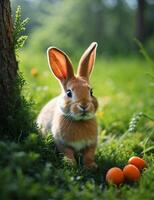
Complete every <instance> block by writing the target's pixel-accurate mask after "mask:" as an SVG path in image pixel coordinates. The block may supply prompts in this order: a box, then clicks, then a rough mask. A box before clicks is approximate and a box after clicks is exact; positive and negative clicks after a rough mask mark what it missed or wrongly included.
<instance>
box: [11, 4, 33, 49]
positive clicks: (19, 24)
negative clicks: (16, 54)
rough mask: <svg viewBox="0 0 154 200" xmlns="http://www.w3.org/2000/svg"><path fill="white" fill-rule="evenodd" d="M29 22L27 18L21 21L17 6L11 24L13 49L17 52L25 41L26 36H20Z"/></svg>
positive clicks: (19, 8)
mask: <svg viewBox="0 0 154 200" xmlns="http://www.w3.org/2000/svg"><path fill="white" fill-rule="evenodd" d="M28 22H29V18H26V19H24V20H22V18H21V7H20V6H18V7H17V9H16V14H15V18H14V24H13V42H14V49H15V50H16V51H17V50H19V49H20V48H22V47H23V46H24V43H25V41H26V40H27V38H28V36H27V35H22V33H23V31H25V30H26V28H25V26H26V25H27V23H28Z"/></svg>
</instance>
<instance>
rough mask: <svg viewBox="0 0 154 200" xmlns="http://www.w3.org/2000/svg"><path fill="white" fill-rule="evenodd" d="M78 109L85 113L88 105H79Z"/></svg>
mask: <svg viewBox="0 0 154 200" xmlns="http://www.w3.org/2000/svg"><path fill="white" fill-rule="evenodd" d="M78 107H79V109H80V110H81V111H83V112H85V111H87V108H88V105H81V104H79V106H78Z"/></svg>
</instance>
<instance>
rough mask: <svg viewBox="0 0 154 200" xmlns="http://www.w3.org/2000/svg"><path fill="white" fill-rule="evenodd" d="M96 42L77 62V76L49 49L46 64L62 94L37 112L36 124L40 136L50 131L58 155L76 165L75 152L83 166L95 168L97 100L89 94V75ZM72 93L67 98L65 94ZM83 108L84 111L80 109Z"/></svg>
mask: <svg viewBox="0 0 154 200" xmlns="http://www.w3.org/2000/svg"><path fill="white" fill-rule="evenodd" d="M96 47H97V44H96V43H92V44H91V45H90V46H89V48H88V49H87V50H86V51H85V53H84V54H83V56H82V57H81V60H80V62H79V67H78V72H77V76H75V75H74V73H73V68H72V64H71V61H70V60H69V58H68V57H67V55H66V54H65V53H64V52H62V51H61V50H59V49H57V48H55V47H52V48H50V49H49V50H48V56H49V57H48V61H49V66H50V67H51V70H52V72H53V73H54V75H55V76H56V78H57V79H58V80H60V83H61V86H62V94H61V95H60V96H58V97H57V98H55V99H53V100H52V101H50V102H49V103H48V104H47V105H46V106H45V107H44V108H43V109H42V111H41V112H40V114H39V116H38V119H37V123H38V125H39V127H40V128H41V130H42V132H43V133H46V131H51V132H52V133H53V136H54V138H55V142H56V144H57V146H58V148H59V150H60V151H61V152H63V153H64V155H65V156H66V157H67V158H68V159H69V160H70V161H71V162H72V163H74V164H75V163H76V161H75V158H74V151H82V152H83V155H84V165H85V166H86V167H87V168H91V167H96V164H95V162H94V154H95V149H96V145H97V123H96V119H95V116H94V114H95V112H96V110H97V107H98V102H97V99H96V98H95V97H94V96H93V95H91V87H90V84H89V76H90V74H91V72H92V69H93V65H94V61H95V55H96ZM68 90H69V91H71V94H72V96H71V97H69V96H68V95H67V92H68ZM83 108H84V109H85V110H83Z"/></svg>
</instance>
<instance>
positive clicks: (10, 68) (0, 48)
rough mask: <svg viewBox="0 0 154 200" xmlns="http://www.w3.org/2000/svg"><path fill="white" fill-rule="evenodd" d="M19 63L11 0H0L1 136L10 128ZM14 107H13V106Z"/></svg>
mask: <svg viewBox="0 0 154 200" xmlns="http://www.w3.org/2000/svg"><path fill="white" fill-rule="evenodd" d="M17 70H18V63H17V61H16V57H15V52H14V48H13V24H12V19H11V8H10V1H9V0H0V136H1V135H2V134H4V132H5V129H7V126H9V122H8V121H9V119H10V118H11V113H12V112H13V111H12V110H11V106H10V105H11V104H12V102H13V101H12V98H14V95H13V93H14V87H15V83H16V77H17ZM12 107H13V106H12Z"/></svg>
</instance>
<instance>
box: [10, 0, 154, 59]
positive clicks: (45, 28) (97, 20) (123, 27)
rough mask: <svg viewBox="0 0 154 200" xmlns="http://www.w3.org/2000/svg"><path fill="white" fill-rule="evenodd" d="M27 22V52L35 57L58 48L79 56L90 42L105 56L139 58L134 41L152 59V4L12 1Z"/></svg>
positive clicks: (135, 0) (141, 0)
mask: <svg viewBox="0 0 154 200" xmlns="http://www.w3.org/2000/svg"><path fill="white" fill-rule="evenodd" d="M11 2H12V9H13V14H14V13H15V9H16V7H17V5H21V7H22V10H23V18H26V17H27V16H28V17H29V18H30V23H29V25H28V27H27V30H26V31H27V34H28V35H29V39H28V41H27V43H26V49H27V51H29V52H32V53H33V54H34V52H35V54H37V53H43V52H46V49H47V48H48V46H51V45H57V46H59V48H62V49H63V50H64V51H67V52H68V53H69V54H70V55H76V54H77V55H80V53H81V52H82V51H81V50H82V49H84V48H86V47H87V46H88V45H89V44H90V43H91V42H92V41H97V42H98V43H99V48H98V54H99V55H104V56H115V55H116V56H117V55H120V56H121V55H125V56H128V55H133V56H134V55H138V53H137V51H136V45H135V44H134V41H133V39H134V38H135V37H137V38H138V39H139V40H140V41H141V42H143V43H144V45H145V47H146V48H147V50H148V51H149V53H150V54H152V55H154V45H153V44H154V25H153V23H154V1H153V0H84V1H83V0H75V1H74V0H43V1H41V0H11Z"/></svg>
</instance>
